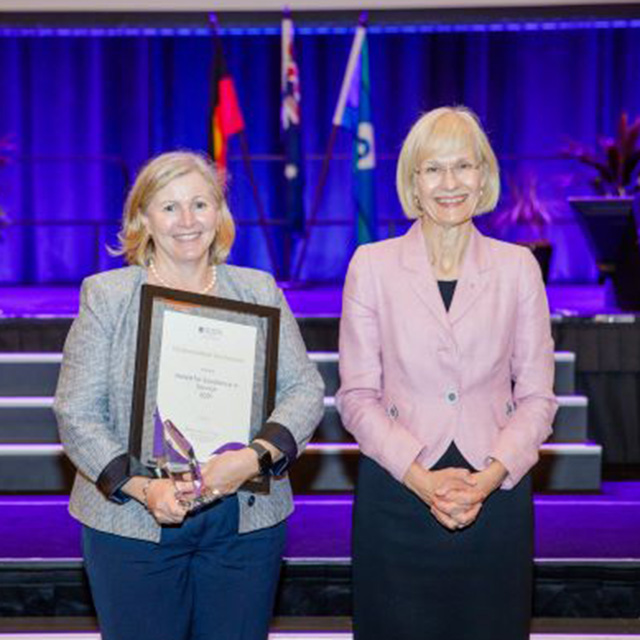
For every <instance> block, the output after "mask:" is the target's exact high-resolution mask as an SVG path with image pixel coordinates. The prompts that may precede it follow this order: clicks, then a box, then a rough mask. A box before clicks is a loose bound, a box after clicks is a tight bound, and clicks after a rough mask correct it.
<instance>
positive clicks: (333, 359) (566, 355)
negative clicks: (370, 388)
mask: <svg viewBox="0 0 640 640" xmlns="http://www.w3.org/2000/svg"><path fill="white" fill-rule="evenodd" d="M554 355H555V380H554V392H555V393H556V394H557V395H566V396H569V395H573V394H574V393H575V377H576V354H575V353H571V352H570V351H556V353H555V354H554ZM309 356H310V357H311V359H312V360H313V361H314V362H315V363H316V364H317V365H318V370H319V371H320V374H321V375H322V378H323V379H324V383H325V385H326V390H325V393H326V394H327V396H333V395H335V394H336V392H337V391H338V387H339V386H340V374H339V372H338V352H337V351H312V352H310V353H309Z"/></svg>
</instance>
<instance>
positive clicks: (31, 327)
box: [0, 316, 640, 466]
mask: <svg viewBox="0 0 640 640" xmlns="http://www.w3.org/2000/svg"><path fill="white" fill-rule="evenodd" d="M70 324H71V319H69V318H47V319H45V318H37V319H35V318H6V319H2V318H0V352H15V351H32V352H36V351H48V352H56V351H61V350H62V346H63V344H64V339H65V336H66V334H67V331H68V330H69V326H70ZM300 325H301V328H302V332H303V335H304V338H305V341H306V344H307V348H308V349H309V350H311V351H333V350H336V349H337V341H338V319H337V318H302V319H300ZM553 334H554V338H555V341H556V349H557V350H558V351H573V352H574V353H575V354H576V373H577V377H576V392H577V393H579V394H582V395H586V396H587V397H588V398H589V435H590V437H591V439H592V440H594V441H595V442H598V443H599V444H601V445H602V446H603V448H604V462H605V463H606V464H607V465H630V466H633V465H640V317H636V316H605V317H602V318H575V317H574V318H557V319H554V320H553Z"/></svg>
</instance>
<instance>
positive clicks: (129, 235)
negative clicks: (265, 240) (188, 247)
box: [112, 151, 236, 266]
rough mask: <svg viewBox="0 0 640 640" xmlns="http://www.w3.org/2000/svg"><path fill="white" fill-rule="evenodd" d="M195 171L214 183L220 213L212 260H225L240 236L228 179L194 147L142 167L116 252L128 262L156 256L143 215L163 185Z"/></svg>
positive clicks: (139, 262)
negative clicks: (231, 207) (230, 203)
mask: <svg viewBox="0 0 640 640" xmlns="http://www.w3.org/2000/svg"><path fill="white" fill-rule="evenodd" d="M194 171H195V172H197V173H199V174H200V175H201V176H202V177H203V178H204V179H205V180H206V181H207V183H209V185H210V186H211V188H212V190H213V195H214V199H215V202H216V206H218V208H219V214H220V219H219V222H218V228H217V230H216V235H215V238H214V240H213V242H212V243H211V247H209V262H210V263H211V264H221V263H223V262H224V261H225V260H226V259H227V257H228V255H229V251H230V250H231V246H232V245H233V241H234V239H235V236H236V227H235V224H234V222H233V217H232V216H231V212H230V211H229V208H228V206H227V201H226V198H225V195H226V189H225V180H224V177H223V176H222V174H221V173H220V172H218V171H217V170H216V168H215V166H214V165H213V163H212V162H211V160H210V159H209V158H208V157H207V156H205V155H204V154H199V153H195V152H193V151H170V152H168V153H162V154H160V155H159V156H156V157H155V158H152V159H151V160H149V161H148V162H147V164H145V165H144V167H142V169H141V170H140V173H138V175H137V177H136V180H135V182H134V183H133V186H132V187H131V190H130V191H129V195H128V196H127V200H126V202H125V205H124V212H123V214H122V228H121V230H120V232H119V233H118V241H119V243H120V246H119V247H118V248H117V249H115V250H114V251H113V252H112V253H114V254H115V255H124V257H125V260H126V261H127V263H128V264H137V265H140V266H145V265H147V264H148V263H149V260H151V259H152V258H153V252H154V246H153V238H152V237H151V236H150V235H149V232H148V231H147V228H146V226H145V225H144V222H143V216H144V215H145V212H146V211H147V209H148V207H149V204H150V203H151V201H152V200H153V198H154V197H155V195H156V194H157V193H158V191H160V189H163V188H164V187H166V186H167V185H168V184H169V183H170V182H171V181H172V180H175V179H176V178H180V177H182V176H185V175H187V174H189V173H193V172H194Z"/></svg>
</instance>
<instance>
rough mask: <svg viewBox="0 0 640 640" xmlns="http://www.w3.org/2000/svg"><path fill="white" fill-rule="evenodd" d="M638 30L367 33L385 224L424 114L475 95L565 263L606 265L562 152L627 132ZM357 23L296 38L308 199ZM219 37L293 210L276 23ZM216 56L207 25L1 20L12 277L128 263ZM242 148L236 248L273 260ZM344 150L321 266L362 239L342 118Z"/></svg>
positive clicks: (0, 198) (0, 254)
mask: <svg viewBox="0 0 640 640" xmlns="http://www.w3.org/2000/svg"><path fill="white" fill-rule="evenodd" d="M639 36H640V29H638V28H633V27H632V26H627V27H624V28H595V27H594V28H590V29H587V28H575V29H573V28H572V29H555V30H548V31H547V30H539V29H538V30H535V31H531V32H530V31H527V30H516V31H501V32H492V31H490V30H487V29H485V30H480V31H478V32H473V31H468V32H464V33H394V32H391V31H387V32H380V31H377V32H375V31H374V32H372V33H370V35H369V47H370V68H371V84H372V110H373V119H374V124H375V128H376V146H377V156H378V168H377V169H376V171H377V177H376V198H377V210H378V212H379V217H380V228H379V236H380V237H386V236H388V235H394V234H397V233H400V232H402V231H403V230H404V229H405V228H406V223H404V222H403V220H402V214H401V211H400V208H399V205H398V202H397V198H396V195H395V186H394V184H395V182H394V176H395V159H396V156H397V153H398V150H399V148H400V145H401V142H402V139H403V137H404V135H405V134H406V132H407V131H408V129H409V127H410V126H411V123H412V122H413V120H414V119H415V118H416V117H417V116H418V114H419V113H421V112H422V111H425V110H427V109H430V108H432V107H435V106H439V105H442V104H456V103H462V104H467V105H469V106H470V107H471V108H473V109H474V110H475V111H477V112H478V114H479V115H480V116H481V118H482V120H483V121H484V123H485V125H486V127H487V130H488V132H489V134H490V137H491V140H492V142H493V144H494V145H495V148H496V150H497V152H498V154H499V155H500V156H501V158H502V168H503V174H504V175H505V176H506V177H508V178H512V177H513V176H517V175H524V174H527V173H531V174H535V176H536V177H537V184H538V189H539V193H540V196H541V197H542V199H543V200H545V202H546V203H547V204H548V206H549V208H550V209H552V210H553V212H554V213H555V216H556V220H555V222H554V224H553V225H552V226H551V227H550V229H549V235H550V237H551V239H552V240H553V242H554V243H555V245H556V255H555V257H554V262H553V265H552V274H551V276H552V280H555V281H574V282H580V281H583V282H587V281H593V279H594V278H595V275H596V272H595V265H594V262H593V257H592V255H591V252H590V250H589V248H588V245H587V242H586V240H585V237H584V235H583V234H582V232H581V231H580V229H579V227H578V225H577V224H576V222H575V220H574V218H573V214H572V213H571V211H570V210H569V207H568V205H567V204H566V197H567V196H568V195H578V194H585V193H588V187H587V180H586V179H587V177H588V172H587V171H585V170H584V169H582V168H581V167H580V166H579V165H577V164H576V163H574V162H572V161H568V160H558V159H557V158H556V159H554V156H557V153H558V150H559V149H560V148H561V147H562V145H563V143H564V141H565V140H566V138H573V139H576V140H580V141H585V142H595V139H596V136H597V134H606V135H611V134H612V133H613V132H614V130H615V126H616V122H617V119H618V116H619V114H620V113H621V112H622V111H623V110H626V111H628V112H629V113H630V115H631V116H635V115H636V114H638V113H640V92H639V91H638V89H637V86H638V79H640V37H639ZM351 38H352V34H351V33H338V34H335V33H334V34H329V33H327V34H324V33H319V32H314V33H308V32H307V33H298V37H297V41H296V47H297V56H298V64H299V68H300V75H301V84H302V95H303V103H302V122H303V130H302V134H303V147H304V149H305V150H306V153H307V158H306V165H305V173H306V193H305V199H306V210H307V213H308V214H309V212H310V211H311V205H312V199H313V194H314V189H315V185H316V182H317V179H318V175H319V170H320V166H321V159H320V158H321V156H322V154H323V153H324V150H325V147H326V144H327V140H328V136H329V132H330V126H331V117H332V114H333V110H334V107H335V103H336V100H337V96H338V91H339V88H340V81H341V79H342V72H343V70H344V66H345V64H346V60H347V55H348V51H349V46H350V44H351ZM223 43H224V47H225V54H226V57H227V63H228V66H229V69H230V71H231V72H232V73H233V75H234V78H235V82H236V88H237V91H238V95H239V99H240V102H241V106H242V109H243V113H244V116H245V119H246V122H247V138H248V142H249V145H250V148H251V152H252V154H255V156H256V158H255V160H254V162H253V169H254V173H255V176H256V180H257V183H258V186H259V192H260V196H261V199H262V202H263V204H264V208H265V210H266V212H267V215H268V216H269V217H270V218H273V219H278V218H280V219H282V218H284V217H285V210H284V185H283V179H282V164H281V162H280V161H278V160H277V158H274V156H276V155H277V154H280V153H281V147H280V143H281V141H280V127H279V109H280V87H279V81H280V80H279V79H280V76H279V74H280V40H279V36H278V35H277V34H275V33H274V34H257V35H247V34H239V35H233V34H231V35H230V34H226V35H224V36H223ZM211 56H212V43H211V41H210V39H209V38H208V37H206V36H205V35H198V34H197V33H196V34H195V35H194V34H192V35H180V34H179V33H178V32H174V33H172V34H169V35H166V34H165V35H163V34H162V33H161V32H159V31H158V32H153V33H151V34H150V35H146V36H133V35H132V36H117V37H116V36H108V37H107V36H100V35H94V36H82V37H81V36H77V35H70V36H67V37H65V36H62V35H51V36H45V35H39V36H36V35H19V34H15V33H14V34H11V35H7V34H5V35H0V86H2V87H3V88H4V90H3V91H2V101H1V104H0V138H2V137H3V136H11V138H12V140H13V142H14V143H15V145H16V151H15V152H14V154H13V159H12V162H11V164H10V165H9V166H7V167H4V168H1V169H0V206H2V207H3V208H4V209H5V210H6V211H7V213H8V214H9V216H10V217H11V219H12V221H13V223H14V224H13V225H12V226H11V227H10V228H9V229H8V230H7V231H6V232H5V233H4V240H3V241H2V243H1V244H0V282H1V283H62V282H77V281H79V280H81V279H82V278H83V277H85V276H86V275H88V274H90V273H92V272H95V271H97V270H101V269H106V268H109V267H111V266H115V265H117V264H119V260H117V259H113V258H110V257H109V256H108V255H107V253H106V250H105V244H113V243H114V242H115V233H116V231H117V227H118V223H119V217H120V213H121V209H122V203H123V197H124V194H125V192H126V189H127V186H128V183H129V181H130V180H131V178H132V176H133V175H135V172H136V171H137V170H138V169H139V167H140V165H141V163H143V162H144V160H145V159H147V158H148V157H150V156H151V155H153V154H156V153H158V152H161V151H165V150H169V149H175V148H192V149H201V150H204V149H205V148H206V144H207V124H208V123H207V104H208V103H207V101H208V94H209V86H208V82H209V65H210V61H211ZM230 152H231V158H230V163H229V168H230V172H231V176H232V180H231V184H230V204H231V208H232V211H233V212H234V213H235V215H236V216H237V217H238V218H239V219H240V220H242V221H244V222H243V224H242V225H241V226H240V229H239V237H238V241H237V245H236V247H235V249H234V251H233V255H232V260H233V261H234V262H236V263H238V264H245V265H251V266H256V267H260V268H266V269H269V270H273V268H274V267H273V265H271V264H270V261H269V255H268V252H267V249H266V243H265V241H264V234H263V232H262V230H261V229H260V228H259V227H258V226H256V225H254V224H246V223H247V222H249V223H251V222H252V221H255V220H256V219H257V217H258V213H257V209H256V206H255V204H254V201H253V197H252V191H251V186H250V183H249V179H248V176H247V174H246V172H245V171H244V168H243V165H242V162H241V160H240V158H239V155H238V154H239V146H238V141H237V140H233V141H232V145H231V149H230ZM336 154H337V158H336V159H335V161H334V163H333V165H332V167H331V170H330V172H329V176H328V180H327V184H326V189H325V193H324V198H323V201H322V206H321V208H320V211H319V216H318V217H319V219H320V220H321V221H323V222H327V221H331V220H344V221H347V224H344V225H341V226H327V225H323V226H320V227H316V228H315V229H314V230H312V232H311V241H310V245H309V251H308V252H307V260H306V262H305V264H304V265H303V269H302V275H303V277H305V278H308V279H311V280H326V279H329V278H333V279H336V280H340V279H341V278H342V277H343V275H344V271H345V268H346V265H347V263H348V260H349V257H350V255H351V252H352V250H353V246H354V243H353V235H354V225H353V224H349V223H348V221H349V220H352V219H353V210H354V208H353V203H352V199H351V193H352V191H351V184H350V170H349V162H350V140H349V138H348V136H347V135H346V134H343V133H340V134H339V136H338V141H337V147H336ZM389 218H391V219H394V220H396V222H394V223H393V224H388V222H385V219H389ZM34 222H39V223H40V224H38V225H35V224H34ZM98 222H100V223H101V224H95V223H98ZM102 222H108V224H102ZM271 233H273V234H274V236H278V235H279V234H281V233H282V231H280V230H274V229H272V230H271ZM276 239H277V238H276ZM298 248H299V247H298Z"/></svg>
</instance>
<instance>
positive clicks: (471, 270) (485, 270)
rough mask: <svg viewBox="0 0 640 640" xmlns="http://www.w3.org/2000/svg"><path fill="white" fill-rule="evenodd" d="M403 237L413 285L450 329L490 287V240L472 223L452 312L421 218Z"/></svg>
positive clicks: (403, 256)
mask: <svg viewBox="0 0 640 640" xmlns="http://www.w3.org/2000/svg"><path fill="white" fill-rule="evenodd" d="M402 240H403V244H402V252H401V263H402V266H403V267H404V268H405V269H406V270H407V271H408V272H410V278H411V286H412V287H413V289H414V291H415V292H416V294H417V295H418V297H419V298H420V299H421V300H422V301H423V302H424V303H425V304H426V305H427V307H428V308H429V310H430V311H431V313H432V314H433V315H434V316H435V317H436V318H437V320H438V321H439V322H440V323H441V324H442V326H443V327H444V328H445V329H447V330H449V331H450V330H451V328H452V325H454V324H455V323H456V322H457V321H458V320H459V319H460V318H461V317H462V316H464V315H465V314H466V313H467V311H469V309H471V308H472V307H473V305H474V302H475V301H476V300H477V299H478V296H480V294H481V293H482V291H483V289H484V287H485V286H486V283H487V281H488V275H489V272H490V270H491V268H492V266H493V265H492V262H491V256H490V252H489V247H488V244H489V242H490V240H489V239H488V238H485V237H484V236H483V235H482V234H481V233H480V232H479V231H478V230H477V229H476V228H475V226H472V229H471V237H470V238H469V244H468V246H467V251H466V254H465V256H464V259H463V262H462V268H461V271H460V277H459V278H458V284H457V285H456V292H455V294H454V296H453V301H452V303H451V308H450V309H449V313H447V312H446V310H445V308H444V304H443V303H442V296H441V295H440V290H439V289H438V283H437V281H436V279H435V276H434V274H433V269H432V268H431V263H430V261H429V256H428V254H427V247H426V244H425V242H424V238H423V235H422V229H421V223H420V220H416V221H415V222H414V223H413V225H412V226H411V228H410V229H409V231H408V232H407V233H406V235H405V236H404V237H403V239H402Z"/></svg>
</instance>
